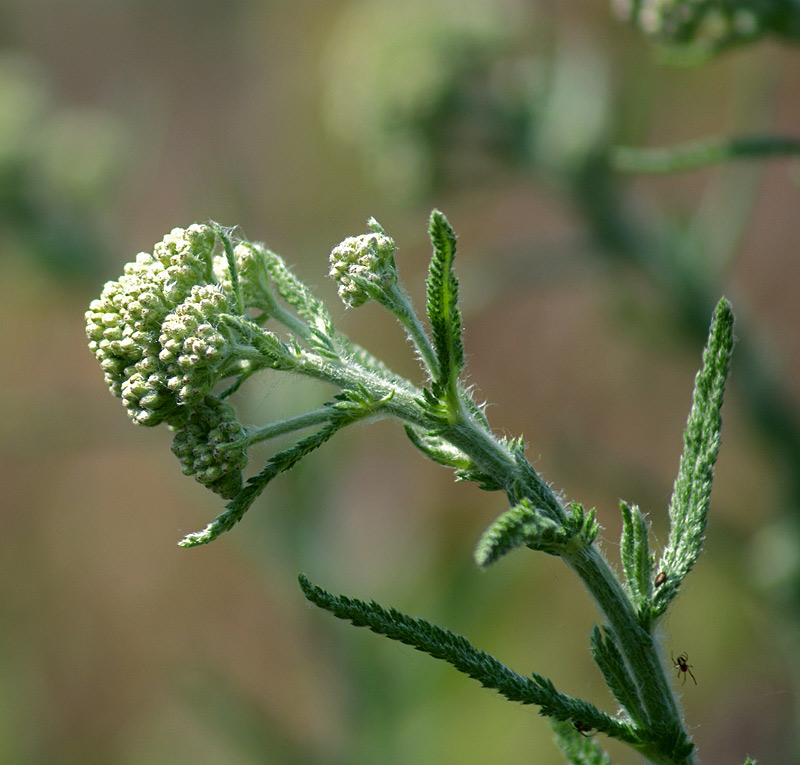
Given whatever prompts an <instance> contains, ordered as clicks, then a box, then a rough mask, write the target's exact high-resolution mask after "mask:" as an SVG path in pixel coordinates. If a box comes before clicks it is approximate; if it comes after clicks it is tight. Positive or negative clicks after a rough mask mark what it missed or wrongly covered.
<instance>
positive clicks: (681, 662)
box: [670, 653, 697, 685]
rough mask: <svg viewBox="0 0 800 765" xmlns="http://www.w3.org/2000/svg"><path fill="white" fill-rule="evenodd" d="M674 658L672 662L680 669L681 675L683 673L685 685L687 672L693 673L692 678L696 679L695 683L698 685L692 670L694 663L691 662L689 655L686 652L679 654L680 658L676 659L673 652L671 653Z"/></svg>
mask: <svg viewBox="0 0 800 765" xmlns="http://www.w3.org/2000/svg"><path fill="white" fill-rule="evenodd" d="M670 657H671V658H672V664H673V665H674V667H675V669H677V670H678V674H679V675H683V683H682V684H683V685H685V684H686V674H687V673H688V674H689V675H691V678H692V680H694V684H695V685H697V678H696V677H695V676H694V673H693V672H692V670H691V667H692V665H691V664H689V655H688V654H686V653H681V654H678V658H677V659H676V658H675V657H674V656H673V655H672V654H670Z"/></svg>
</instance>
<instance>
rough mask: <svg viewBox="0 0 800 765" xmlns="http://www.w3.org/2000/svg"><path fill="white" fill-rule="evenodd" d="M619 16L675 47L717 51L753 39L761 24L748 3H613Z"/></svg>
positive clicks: (647, 0)
mask: <svg viewBox="0 0 800 765" xmlns="http://www.w3.org/2000/svg"><path fill="white" fill-rule="evenodd" d="M612 5H613V7H614V10H615V11H616V13H617V15H619V16H620V17H621V18H623V19H625V20H626V21H632V22H633V23H635V24H636V25H637V26H638V27H639V28H640V29H641V30H642V31H643V32H644V33H645V34H647V35H650V36H652V37H655V38H657V39H659V40H660V41H662V42H665V43H669V44H673V45H692V46H697V47H699V48H702V49H708V50H717V49H720V48H723V47H725V46H727V45H731V44H733V43H736V42H743V41H745V40H750V39H752V38H753V37H755V36H756V35H757V34H759V32H761V26H762V25H761V23H760V21H759V18H758V16H757V15H756V14H755V13H754V12H753V9H752V8H751V7H750V6H749V5H748V4H747V3H746V2H725V1H723V0H612Z"/></svg>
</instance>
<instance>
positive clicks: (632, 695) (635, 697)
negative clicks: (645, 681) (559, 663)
mask: <svg viewBox="0 0 800 765" xmlns="http://www.w3.org/2000/svg"><path fill="white" fill-rule="evenodd" d="M592 656H593V657H594V660H595V663H596V664H597V666H598V667H600V671H601V672H602V673H603V677H604V678H605V680H606V685H608V689H609V690H610V691H611V693H613V694H614V698H615V699H616V700H617V701H618V702H619V703H620V705H621V706H622V708H623V709H624V710H625V711H626V712H627V713H628V715H629V716H630V718H631V720H633V722H634V723H636V725H637V726H638V727H640V728H646V726H647V717H646V715H645V713H644V710H643V709H642V704H641V701H640V699H639V692H638V691H637V690H636V683H635V682H634V681H633V678H632V677H631V675H630V672H629V671H628V668H627V666H626V665H625V660H624V659H623V658H622V654H621V653H620V651H619V648H618V647H617V644H616V642H615V641H614V637H613V635H612V634H611V632H609V631H608V630H605V634H604V633H603V631H602V630H601V629H600V628H599V627H597V625H595V627H594V628H593V629H592Z"/></svg>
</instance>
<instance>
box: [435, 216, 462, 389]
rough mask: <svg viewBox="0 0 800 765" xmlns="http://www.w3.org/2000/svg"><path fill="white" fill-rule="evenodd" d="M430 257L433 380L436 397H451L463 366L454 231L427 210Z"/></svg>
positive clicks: (444, 221) (440, 217)
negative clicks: (434, 354)
mask: <svg viewBox="0 0 800 765" xmlns="http://www.w3.org/2000/svg"><path fill="white" fill-rule="evenodd" d="M428 232H429V234H430V238H431V243H432V244H433V257H432V258H431V264H430V269H429V271H428V280H427V292H428V302H427V311H428V321H430V323H431V330H432V332H433V347H434V351H435V352H436V359H437V361H438V364H439V369H438V370H437V373H438V374H437V378H436V379H435V380H434V393H435V394H436V395H437V396H443V395H444V396H447V397H451V396H455V392H456V390H457V383H458V376H459V375H460V374H461V370H462V368H463V366H464V347H463V345H462V342H461V312H460V311H459V308H458V280H457V279H456V276H455V273H454V271H453V261H454V259H455V255H456V234H455V231H453V228H452V226H451V225H450V224H449V223H448V221H447V218H445V217H444V214H443V213H441V212H439V210H434V211H433V212H432V213H431V219H430V227H429V228H428Z"/></svg>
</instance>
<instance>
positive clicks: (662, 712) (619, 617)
mask: <svg viewBox="0 0 800 765" xmlns="http://www.w3.org/2000/svg"><path fill="white" fill-rule="evenodd" d="M562 557H563V559H564V562H565V563H567V565H569V566H570V567H571V568H572V569H573V570H574V571H575V573H576V574H578V576H579V577H580V578H581V581H582V582H583V583H584V585H585V586H586V588H587V590H588V591H589V592H590V593H591V595H592V597H593V598H594V600H595V602H596V603H597V606H598V608H599V609H600V611H601V612H602V614H603V615H604V616H605V617H606V619H607V620H608V624H609V626H610V627H611V629H612V630H613V632H614V636H615V638H616V639H617V642H618V643H619V648H620V650H621V652H622V655H623V656H624V657H625V660H626V663H627V665H628V668H629V670H630V672H631V675H632V676H633V678H634V681H635V682H636V686H637V688H638V690H639V695H640V698H641V701H642V707H643V708H644V711H645V714H646V715H647V717H648V732H649V733H650V735H651V736H652V740H653V743H654V744H655V746H656V747H657V749H656V750H655V751H652V750H650V749H648V750H647V751H645V750H642V753H643V754H645V756H647V757H648V759H650V760H651V761H652V762H663V763H670V764H672V765H675V764H676V763H681V764H683V763H686V764H687V765H688V764H689V763H693V762H695V759H694V757H693V755H692V754H691V753H690V754H688V755H686V756H685V757H683V756H679V757H678V758H676V754H675V753H676V751H680V750H681V749H685V748H687V747H688V745H689V743H690V739H689V735H688V733H687V732H686V730H685V729H684V726H683V724H682V720H681V715H680V712H679V710H678V704H677V701H676V699H675V696H674V694H673V692H672V688H671V686H670V683H669V680H668V679H667V676H666V674H665V672H664V665H663V664H662V662H661V661H660V659H659V656H658V649H657V646H656V645H655V642H654V640H653V636H652V634H651V633H650V632H649V631H648V630H645V629H644V628H643V627H642V626H641V624H640V623H639V621H638V619H637V618H636V613H635V611H634V608H633V605H632V603H631V601H630V599H629V598H628V596H627V595H626V593H625V591H624V589H623V588H622V585H621V584H620V582H619V579H618V578H617V577H616V575H615V574H614V572H613V571H612V569H611V567H610V566H609V564H608V561H607V560H606V559H605V557H604V556H603V554H602V553H601V552H600V551H599V550H598V549H597V547H595V546H594V545H592V546H591V547H584V548H581V549H579V550H577V551H575V552H574V553H570V552H567V553H566V554H564V555H563V556H562Z"/></svg>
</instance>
